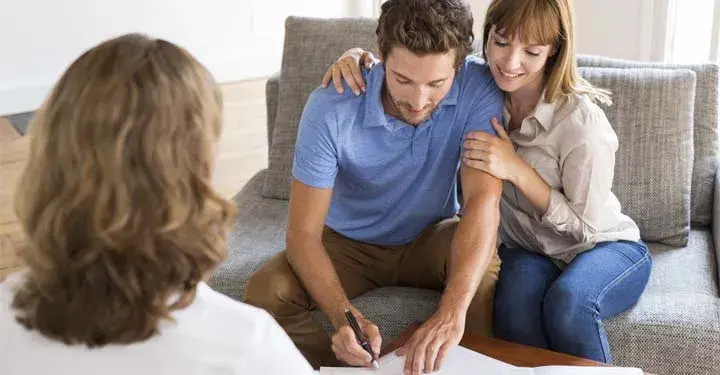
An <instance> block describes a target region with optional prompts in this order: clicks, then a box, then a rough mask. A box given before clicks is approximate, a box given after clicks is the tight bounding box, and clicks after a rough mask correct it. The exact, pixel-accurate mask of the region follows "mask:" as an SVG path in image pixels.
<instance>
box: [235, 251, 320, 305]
mask: <svg viewBox="0 0 720 375" xmlns="http://www.w3.org/2000/svg"><path fill="white" fill-rule="evenodd" d="M306 295H307V293H306V292H305V290H304V289H303V287H302V284H301V283H300V280H299V279H298V278H297V276H296V275H295V272H294V271H293V269H292V267H290V264H289V263H288V261H287V259H286V258H285V253H284V252H282V253H280V254H278V255H276V256H274V257H273V258H271V259H270V261H268V262H267V263H265V264H264V265H263V266H262V267H260V269H258V270H257V271H255V273H253V275H252V276H251V277H250V279H249V280H248V281H247V283H246V285H245V301H246V302H247V303H249V304H251V305H254V306H257V307H260V308H263V309H265V310H267V311H269V312H270V313H271V314H272V315H273V316H276V317H278V316H283V315H286V314H292V313H294V312H295V311H289V310H296V309H297V308H298V307H299V306H302V305H303V304H305V303H303V302H305V301H304V300H306V299H307V298H304V297H305V296H306ZM306 303H307V302H306Z"/></svg>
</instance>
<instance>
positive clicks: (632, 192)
mask: <svg viewBox="0 0 720 375" xmlns="http://www.w3.org/2000/svg"><path fill="white" fill-rule="evenodd" d="M580 74H581V75H582V76H583V77H585V78H586V79H588V80H589V81H590V82H591V83H593V84H595V85H596V86H599V87H602V88H605V89H608V90H610V91H611V92H612V93H613V105H611V106H610V107H607V106H602V108H603V110H604V111H605V113H606V115H607V117H608V120H610V124H612V126H613V128H614V129H615V132H616V133H617V136H618V139H619V141H620V146H619V148H618V151H617V155H616V158H615V160H616V165H615V179H614V181H613V189H614V192H615V193H616V194H617V196H618V199H619V200H620V202H621V203H622V206H623V212H624V213H625V214H627V215H628V216H630V217H631V218H633V219H634V220H635V222H636V223H637V224H638V226H639V227H640V233H641V235H642V238H643V239H645V240H646V241H659V242H663V243H666V244H669V245H674V246H684V245H685V244H686V243H687V236H688V232H689V231H690V181H691V174H692V163H693V143H692V134H693V133H692V132H693V124H692V116H693V102H694V97H695V73H694V72H692V71H690V70H664V69H612V68H581V69H580Z"/></svg>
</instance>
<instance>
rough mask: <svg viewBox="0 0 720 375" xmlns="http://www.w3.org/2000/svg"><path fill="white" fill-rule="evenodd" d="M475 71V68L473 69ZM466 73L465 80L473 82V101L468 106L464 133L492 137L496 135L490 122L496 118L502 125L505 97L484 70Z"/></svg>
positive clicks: (488, 73)
mask: <svg viewBox="0 0 720 375" xmlns="http://www.w3.org/2000/svg"><path fill="white" fill-rule="evenodd" d="M475 68H476V69H477V67H475ZM467 73H471V74H469V75H470V76H469V77H466V79H469V80H473V81H475V82H474V83H472V86H475V90H473V91H474V93H473V95H474V99H473V101H472V104H471V106H470V112H469V115H468V120H467V122H466V123H465V129H464V131H463V134H464V133H468V132H473V131H484V132H486V133H490V134H492V135H497V132H495V129H493V127H492V124H491V123H490V120H492V119H493V118H496V119H497V120H498V121H499V122H500V123H501V124H502V110H503V104H504V102H505V95H504V94H503V92H502V91H500V88H499V87H497V85H496V84H495V81H494V79H493V77H492V75H491V74H490V72H489V71H488V70H487V69H486V68H482V70H479V71H478V70H470V71H468V72H467Z"/></svg>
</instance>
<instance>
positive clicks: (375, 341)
mask: <svg viewBox="0 0 720 375" xmlns="http://www.w3.org/2000/svg"><path fill="white" fill-rule="evenodd" d="M346 311H347V312H346V313H345V323H346V324H344V325H342V326H340V327H339V328H337V330H336V331H335V334H334V335H333V336H332V350H333V352H334V353H335V356H336V357H337V358H338V359H339V360H341V361H343V362H345V363H347V364H349V365H352V366H363V367H377V358H378V356H379V355H380V346H381V344H382V338H381V337H380V330H379V329H378V327H377V326H376V325H375V324H373V323H372V322H370V321H369V320H367V319H365V317H364V316H362V314H360V313H359V312H357V311H353V312H351V311H350V310H346ZM356 332H357V333H356ZM363 346H364V348H363Z"/></svg>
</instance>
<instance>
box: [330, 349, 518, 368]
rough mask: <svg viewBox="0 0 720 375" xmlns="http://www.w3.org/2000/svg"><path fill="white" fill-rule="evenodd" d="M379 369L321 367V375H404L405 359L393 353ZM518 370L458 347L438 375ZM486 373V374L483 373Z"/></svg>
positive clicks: (385, 358)
mask: <svg viewBox="0 0 720 375" xmlns="http://www.w3.org/2000/svg"><path fill="white" fill-rule="evenodd" d="M379 364H380V368H379V369H370V368H352V367H321V368H320V374H323V375H326V374H327V375H345V374H348V375H350V374H359V373H372V374H376V375H402V374H403V369H404V368H405V357H400V356H398V355H397V354H395V352H392V353H390V354H388V355H386V356H384V357H382V358H380V361H379ZM509 368H510V369H512V368H516V367H515V366H513V365H510V364H507V363H505V362H502V361H498V360H497V359H494V358H490V357H488V356H486V355H482V354H480V353H476V352H474V351H472V350H469V349H466V348H463V347H462V346H456V347H454V348H453V349H450V350H449V351H448V352H447V354H446V355H445V359H444V360H443V363H442V368H441V369H440V371H438V372H433V374H437V375H464V374H472V375H476V374H505V372H503V371H505V370H507V369H509ZM483 371H484V372H483Z"/></svg>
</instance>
